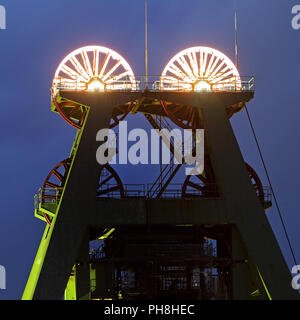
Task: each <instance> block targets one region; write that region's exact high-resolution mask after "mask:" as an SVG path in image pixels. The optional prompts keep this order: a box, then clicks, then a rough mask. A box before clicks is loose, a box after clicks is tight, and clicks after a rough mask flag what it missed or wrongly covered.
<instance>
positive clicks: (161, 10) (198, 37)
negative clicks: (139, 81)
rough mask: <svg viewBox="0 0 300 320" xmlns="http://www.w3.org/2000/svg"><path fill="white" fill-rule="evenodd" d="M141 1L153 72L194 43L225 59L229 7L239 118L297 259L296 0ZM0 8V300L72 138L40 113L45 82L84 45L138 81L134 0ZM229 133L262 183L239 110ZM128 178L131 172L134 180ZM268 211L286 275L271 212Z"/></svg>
mask: <svg viewBox="0 0 300 320" xmlns="http://www.w3.org/2000/svg"><path fill="white" fill-rule="evenodd" d="M148 1H149V73H150V74H153V75H157V74H160V73H161V72H162V70H163V68H164V66H165V65H166V64H167V62H168V60H169V59H170V58H171V57H173V56H174V55H175V54H176V53H177V52H179V51H180V50H183V49H185V48H188V47H191V46H196V45H204V46H211V47H213V48H216V49H218V50H220V51H222V52H223V53H225V54H226V55H227V56H229V57H230V58H231V59H232V60H234V7H235V3H237V7H238V21H239V30H238V36H239V38H238V39H239V71H240V74H241V75H244V76H249V75H254V76H255V78H256V94H255V99H254V100H253V101H252V102H251V103H249V104H248V110H249V112H250V114H251V117H252V119H253V123H254V126H255V129H256V133H257V135H258V137H259V141H260V144H261V147H262V150H263V154H264V157H265V161H266V164H267V167H268V169H269V173H270V176H271V179H272V182H273V187H274V190H275V192H276V194H277V197H278V200H279V205H280V207H281V210H282V214H283V218H284V221H285V222H286V227H287V230H288V232H289V236H290V239H291V242H292V245H293V247H294V250H295V254H296V257H297V258H298V260H299V261H300V246H299V245H298V244H299V243H300V215H299V210H298V200H299V198H298V194H299V181H300V169H299V164H300V151H299V139H300V126H299V123H300V120H299V119H300V109H299V99H300V96H299V88H300V80H299V74H300V63H299V51H300V30H298V31H297V30H293V29H292V27H291V19H292V14H291V9H292V6H293V5H295V4H297V2H298V4H300V0H299V1H297V0H296V1H282V0H243V1H238V0H236V1H234V0H227V1H221V0H184V1H183V0H172V1H167V0H148ZM0 4H1V5H4V6H5V7H6V11H7V30H0V83H1V86H0V108H1V135H0V147H1V149H0V152H1V157H0V168H1V169H0V183H1V186H0V190H1V197H0V199H1V206H0V207H1V214H0V265H3V266H5V268H6V271H7V289H6V290H0V299H19V298H20V297H21V295H22V292H23V289H24V287H25V284H26V281H27V278H28V275H29V272H30V269H31V266H32V263H33V260H34V257H35V254H36V251H37V249H38V245H39V242H40V239H41V236H42V232H43V229H44V226H45V224H44V223H43V222H42V221H40V220H38V219H35V218H34V216H33V211H34V207H33V196H34V194H35V193H36V192H37V190H38V189H39V187H40V186H41V185H42V183H43V181H44V179H45V177H46V175H47V174H48V172H49V171H50V170H51V168H52V167H53V166H54V165H55V164H56V163H58V162H59V161H60V160H62V159H65V158H66V157H67V156H68V153H69V151H70V149H71V147H72V142H73V139H74V137H75V129H73V128H72V127H70V126H69V125H67V124H66V123H65V122H64V121H63V120H62V119H61V117H60V116H59V115H57V114H54V113H52V112H50V87H51V81H52V77H53V74H54V72H55V70H56V67H57V66H58V64H59V62H60V61H61V60H62V59H63V58H64V56H65V55H66V54H68V53H69V52H71V51H72V50H74V49H76V48H79V47H82V46H85V45H90V44H98V45H103V46H106V47H109V48H112V49H113V50H115V51H117V52H118V53H120V54H121V55H122V56H123V57H125V59H126V60H127V61H128V62H129V64H130V65H131V67H132V69H133V71H134V73H135V74H137V75H140V74H144V73H145V71H144V1H143V0H110V1H100V0H84V1H83V0H80V1H79V0H63V1H62V0H52V1H37V0H26V1H23V0H9V1H8V0H2V1H0ZM232 125H233V127H234V130H235V133H236V136H237V139H238V141H239V144H240V147H241V150H242V152H243V155H244V157H245V160H246V161H247V162H248V163H250V164H251V165H252V167H254V168H255V169H256V171H257V172H258V173H259V174H260V176H261V179H262V180H263V183H264V184H266V178H265V175H264V172H263V168H262V165H261V162H260V161H259V156H258V152H257V149H256V146H255V143H254V140H253V137H252V134H251V130H250V127H249V124H248V122H247V118H246V113H245V111H243V112H241V113H239V114H237V115H235V116H234V117H233V119H232ZM138 170H139V169H137V171H134V170H133V171H132V174H131V175H132V178H133V180H134V179H136V178H137V176H138V175H139V171H138ZM127 175H128V173H127ZM267 215H268V218H269V221H270V223H271V225H272V227H273V229H274V232H275V234H276V237H277V239H278V241H279V243H280V246H281V248H282V250H283V253H284V255H285V258H286V260H287V262H288V264H289V267H290V268H291V267H292V265H293V264H294V263H293V261H292V258H291V254H290V252H289V249H288V246H287V242H286V239H285V237H284V233H283V229H282V227H281V225H280V221H279V218H278V214H277V212H276V210H275V207H273V208H272V209H270V210H268V211H267ZM74 236H76V235H74ZM266 254H267V252H266ZM298 263H299V262H298Z"/></svg>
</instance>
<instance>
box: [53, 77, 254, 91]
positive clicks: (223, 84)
mask: <svg viewBox="0 0 300 320" xmlns="http://www.w3.org/2000/svg"><path fill="white" fill-rule="evenodd" d="M99 81H101V79H99ZM199 81H200V82H206V83H207V84H208V86H204V87H203V88H201V87H200V88H199V86H197V89H196V84H197V83H198V82H199ZM53 87H54V88H55V89H58V90H70V91H87V90H89V89H88V83H86V82H83V81H79V80H72V81H68V82H67V81H65V79H63V78H60V77H57V78H54V81H53ZM145 89H148V90H150V91H179V92H192V91H197V92H217V91H254V90H255V80H254V77H253V76H241V77H234V76H232V77H230V78H224V80H222V81H218V82H217V83H214V82H213V79H212V80H209V79H202V78H201V79H197V80H196V81H188V80H174V79H172V81H170V77H169V76H148V77H146V76H143V75H142V76H134V77H132V76H131V77H124V78H123V79H116V80H114V77H109V78H107V79H106V80H105V83H104V84H103V86H101V89H99V91H103V90H104V91H108V92H109V91H144V90H145ZM92 91H97V89H95V88H93V90H92Z"/></svg>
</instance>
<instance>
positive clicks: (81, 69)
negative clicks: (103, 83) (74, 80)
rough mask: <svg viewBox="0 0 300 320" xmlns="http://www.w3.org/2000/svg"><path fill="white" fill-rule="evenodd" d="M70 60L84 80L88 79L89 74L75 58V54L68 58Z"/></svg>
mask: <svg viewBox="0 0 300 320" xmlns="http://www.w3.org/2000/svg"><path fill="white" fill-rule="evenodd" d="M70 62H71V63H72V65H73V66H74V67H75V69H76V70H77V72H78V73H79V74H80V75H81V76H82V77H83V78H84V79H85V81H89V75H88V74H87V72H86V71H85V70H84V68H83V66H82V65H81V63H80V62H79V61H78V60H77V58H76V57H75V56H72V57H71V58H70Z"/></svg>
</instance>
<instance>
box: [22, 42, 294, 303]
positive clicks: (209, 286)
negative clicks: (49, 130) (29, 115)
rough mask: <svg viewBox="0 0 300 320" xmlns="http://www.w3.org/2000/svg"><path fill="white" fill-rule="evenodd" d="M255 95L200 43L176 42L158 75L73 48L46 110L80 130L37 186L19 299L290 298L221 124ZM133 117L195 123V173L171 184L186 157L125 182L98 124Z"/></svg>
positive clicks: (252, 185)
mask: <svg viewBox="0 0 300 320" xmlns="http://www.w3.org/2000/svg"><path fill="white" fill-rule="evenodd" d="M253 97H254V79H253V78H250V77H249V78H242V77H241V76H240V75H239V73H238V71H237V69H236V67H235V65H234V64H233V63H232V62H231V60H230V59H229V58H227V57H226V56H225V55H224V54H222V53H221V52H219V51H217V50H215V49H211V48H207V47H193V48H189V49H186V50H184V51H181V52H179V53H178V54H177V55H176V56H174V57H173V58H172V59H171V60H170V61H169V63H168V64H167V66H166V67H165V69H164V70H163V72H162V75H161V76H157V77H152V76H148V77H137V76H135V75H134V73H133V71H132V69H131V67H130V66H129V64H128V63H127V62H126V61H125V59H124V58H122V57H121V56H120V55H119V54H118V53H116V52H115V51H113V50H111V49H108V48H105V47H100V46H89V47H84V48H80V49H78V50H75V51H74V52H72V53H70V54H69V55H68V56H67V57H66V58H65V59H64V60H63V61H62V62H61V64H60V65H59V67H58V69H57V71H56V74H55V77H54V80H53V85H52V104H51V110H52V111H54V112H56V113H58V114H60V115H61V116H62V118H63V119H64V120H65V121H66V122H67V123H68V124H69V125H71V126H73V127H74V128H75V129H76V130H77V135H76V138H75V141H74V144H73V147H72V149H71V152H70V155H69V157H68V158H67V159H65V160H63V161H61V162H59V163H58V164H57V165H56V166H55V167H54V168H53V169H52V170H51V171H50V173H49V174H48V176H47V177H46V179H45V182H44V184H43V186H42V187H41V189H40V191H39V194H38V195H37V196H36V205H35V216H36V217H38V218H40V219H42V220H44V221H45V222H46V228H45V232H44V234H43V237H42V240H41V243H40V247H39V249H38V252H37V255H36V258H35V261H34V263H33V267H32V270H31V272H30V276H29V279H28V282H27V285H26V288H25V291H24V293H23V299H61V298H62V297H63V296H64V297H65V299H70V300H73V299H113V300H117V299H124V300H139V299H150V298H155V299H164V298H172V299H203V300H209V299H228V300H231V299H233V300H236V299H296V298H298V294H297V292H296V291H295V290H293V289H292V287H291V285H290V283H291V278H290V272H289V269H288V267H287V265H286V263H285V260H284V258H283V255H282V253H281V251H280V248H279V246H278V243H277V241H276V239H275V237H274V234H273V232H272V229H271V227H270V225H269V223H268V220H267V217H266V212H265V211H266V210H267V209H268V208H269V207H270V206H271V201H270V200H271V199H270V193H269V191H268V189H267V188H266V187H263V186H262V183H261V181H260V179H259V177H258V175H257V174H256V173H255V171H254V169H253V168H252V167H251V166H250V165H249V164H247V163H246V162H245V160H244V159H243V156H242V154H241V151H240V149H239V146H238V143H237V141H236V138H235V135H234V133H233V130H232V127H231V124H230V118H231V117H232V116H234V114H235V113H236V112H239V111H240V110H242V109H243V108H244V106H245V103H247V102H249V101H250V100H251V99H253ZM136 115H139V116H140V117H142V116H144V117H145V123H147V124H148V125H151V126H152V127H153V128H154V129H163V128H165V129H169V128H180V130H182V129H204V136H205V138H204V139H205V161H204V170H203V172H202V173H201V174H199V175H194V176H192V175H190V176H185V175H184V176H183V178H182V180H181V181H180V183H176V184H175V183H173V181H174V179H175V178H176V177H177V176H180V171H182V170H184V168H185V167H186V165H185V163H182V164H175V163H174V161H173V162H172V161H171V163H170V164H169V165H163V166H161V168H160V174H159V176H158V177H157V179H155V178H154V179H153V180H154V183H152V184H148V183H147V184H145V183H144V182H143V183H141V184H136V185H131V184H130V181H122V179H121V178H120V175H119V174H118V172H117V169H116V167H114V165H111V164H109V163H107V164H105V165H99V163H98V162H97V161H96V151H97V149H98V148H99V145H100V144H101V143H100V142H99V141H96V135H97V132H98V131H99V130H100V129H102V128H111V129H113V130H118V125H119V123H120V121H121V120H124V119H127V118H128V117H135V116H136ZM126 117H127V118H126ZM146 120H147V121H146ZM169 147H170V152H171V156H172V154H173V158H174V150H175V149H176V145H174V144H172V143H171V144H170V146H169ZM117 152H118V151H117ZM127 182H128V183H127Z"/></svg>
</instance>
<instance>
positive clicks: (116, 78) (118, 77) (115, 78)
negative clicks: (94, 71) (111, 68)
mask: <svg viewBox="0 0 300 320" xmlns="http://www.w3.org/2000/svg"><path fill="white" fill-rule="evenodd" d="M128 74H129V72H128V71H125V72H123V73H121V74H119V75H118V76H114V77H113V78H111V79H109V80H108V81H106V83H108V84H110V83H113V82H116V81H118V80H120V79H122V78H124V77H126V76H127V75H128Z"/></svg>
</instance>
